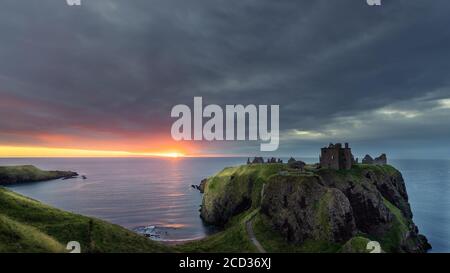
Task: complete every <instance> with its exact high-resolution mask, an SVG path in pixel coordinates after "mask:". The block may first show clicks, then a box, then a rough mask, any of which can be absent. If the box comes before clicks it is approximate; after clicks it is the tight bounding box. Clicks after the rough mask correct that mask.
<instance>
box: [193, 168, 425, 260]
mask: <svg viewBox="0 0 450 273" xmlns="http://www.w3.org/2000/svg"><path fill="white" fill-rule="evenodd" d="M205 184H206V185H205V194H204V197H203V203H202V207H201V217H202V218H203V219H204V221H205V222H207V223H210V224H214V225H221V226H224V225H226V224H227V223H228V221H229V220H230V219H231V217H233V216H235V215H238V214H240V213H242V212H244V211H246V210H249V209H259V211H260V212H259V213H260V214H261V216H262V217H264V218H265V219H266V220H267V221H266V223H267V225H268V226H269V228H270V229H272V230H273V231H275V232H276V233H277V234H279V235H280V236H281V237H282V238H284V240H285V241H286V242H288V243H289V244H294V245H301V244H303V243H304V242H307V241H308V242H311V241H317V242H319V241H320V242H330V243H334V244H338V245H341V246H342V250H343V251H345V249H349V248H348V245H350V244H349V242H353V241H355V238H358V240H359V241H361V240H362V239H361V238H364V239H365V240H369V239H370V240H376V241H378V242H380V244H381V247H382V249H383V251H386V252H426V251H427V250H428V249H429V248H430V245H429V244H428V243H427V240H426V238H425V237H424V236H422V235H420V234H419V232H418V228H417V227H416V225H415V224H414V222H413V220H412V212H411V208H410V206H409V203H408V195H407V192H406V187H405V183H404V181H403V178H402V175H401V173H400V172H399V171H397V170H396V169H395V168H393V167H391V166H389V165H384V166H376V165H363V164H358V165H355V166H354V167H353V168H352V169H351V170H340V171H335V170H330V169H320V168H315V167H313V166H306V168H305V170H304V171H299V170H295V169H291V168H289V166H288V165H287V164H250V165H246V166H240V167H236V168H226V169H224V170H223V171H222V172H220V173H219V174H217V175H215V176H213V177H211V178H209V179H208V180H207V182H206V183H205Z"/></svg>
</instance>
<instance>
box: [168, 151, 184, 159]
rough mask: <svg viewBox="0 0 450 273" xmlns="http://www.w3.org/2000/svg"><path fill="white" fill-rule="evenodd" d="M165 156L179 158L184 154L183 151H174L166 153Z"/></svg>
mask: <svg viewBox="0 0 450 273" xmlns="http://www.w3.org/2000/svg"><path fill="white" fill-rule="evenodd" d="M165 156H167V157H172V158H178V157H182V156H183V154H182V153H178V152H172V153H166V154H165Z"/></svg>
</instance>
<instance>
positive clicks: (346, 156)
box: [320, 143, 354, 170]
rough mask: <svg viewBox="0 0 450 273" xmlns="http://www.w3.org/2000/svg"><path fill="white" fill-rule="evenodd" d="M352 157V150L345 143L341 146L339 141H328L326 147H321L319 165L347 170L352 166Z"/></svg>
mask: <svg viewBox="0 0 450 273" xmlns="http://www.w3.org/2000/svg"><path fill="white" fill-rule="evenodd" d="M353 163H354V158H353V155H352V150H351V148H350V147H349V146H348V143H345V147H342V144H341V143H336V144H333V143H330V145H329V146H328V147H324V148H322V149H321V154H320V167H321V168H330V169H334V170H349V169H351V168H352V165H353Z"/></svg>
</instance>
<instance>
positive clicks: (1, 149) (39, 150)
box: [0, 146, 186, 158]
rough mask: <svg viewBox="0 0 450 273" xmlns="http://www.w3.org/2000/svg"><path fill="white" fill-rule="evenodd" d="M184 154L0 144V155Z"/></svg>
mask: <svg viewBox="0 0 450 273" xmlns="http://www.w3.org/2000/svg"><path fill="white" fill-rule="evenodd" d="M185 156H186V155H185V154H184V153H182V152H180V151H160V152H127V151H105V150H84V149H70V148H50V147H22V146H0V157H3V158H11V157H170V158H179V157H185Z"/></svg>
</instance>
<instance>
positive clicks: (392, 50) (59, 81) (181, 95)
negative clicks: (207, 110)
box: [0, 0, 450, 157]
mask: <svg viewBox="0 0 450 273" xmlns="http://www.w3.org/2000/svg"><path fill="white" fill-rule="evenodd" d="M449 9H450V3H449V2H448V1H445V0H435V1H433V3H432V4H431V3H429V2H427V1H419V0H397V1H383V5H382V6H381V7H369V6H368V5H367V4H366V3H365V1H363V0H361V1H350V0H347V1H327V0H316V1H298V0H296V1H271V0H248V1H226V0H209V1H204V0H203V1H200V0H189V1H182V0H178V1H174V0H159V1H156V0H154V1H149V0H133V1H120V0H90V1H87V0H85V1H83V4H82V6H81V7H69V6H67V5H66V4H65V1H63V0H61V1H54V0H41V1H32V2H30V3H29V2H24V1H15V0H5V1H3V2H2V9H1V10H0V36H1V37H2V42H1V46H0V60H1V62H0V115H1V118H0V144H2V145H47V146H51V145H57V146H64V147H74V148H95V147H99V148H101V149H108V146H114V147H117V148H120V149H122V150H130V151H132V150H142V149H144V148H145V149H149V150H151V149H154V148H158V147H163V146H164V147H166V146H167V147H170V145H172V142H171V141H170V126H171V122H172V121H173V120H171V119H170V109H171V108H172V106H173V105H175V104H179V103H184V104H192V100H193V97H194V96H203V99H204V101H205V103H216V104H221V105H224V104H238V103H239V104H279V105H280V116H281V121H280V123H281V124H280V126H281V130H282V136H281V139H282V141H281V145H280V151H279V154H286V155H287V154H289V153H295V154H299V155H301V154H305V155H310V154H313V153H315V152H316V151H317V149H318V148H319V147H320V146H322V145H324V144H326V143H327V142H329V141H350V142H352V143H354V145H355V147H356V148H357V149H359V150H360V151H361V153H362V152H363V151H370V152H388V153H391V154H393V155H394V156H399V157H403V156H410V155H411V154H412V155H415V156H417V157H448V154H450V148H449V147H450V143H449V142H450V141H449V139H450V123H449V122H448V117H449V114H450V107H449V105H450V103H448V99H449V98H450V89H449V88H450V86H449V80H450V77H449V74H450V53H449V48H450V35H449V31H448V26H449V25H450V18H449V17H448V10H449ZM258 145H259V144H258V143H250V144H249V143H209V144H206V145H202V147H203V150H202V151H197V152H201V153H233V154H237V153H241V154H245V153H255V152H257V150H258V148H257V147H258ZM154 146H156V147H154ZM191 146H195V145H193V144H191ZM196 149H201V148H199V147H197V148H196Z"/></svg>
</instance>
